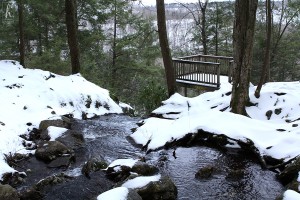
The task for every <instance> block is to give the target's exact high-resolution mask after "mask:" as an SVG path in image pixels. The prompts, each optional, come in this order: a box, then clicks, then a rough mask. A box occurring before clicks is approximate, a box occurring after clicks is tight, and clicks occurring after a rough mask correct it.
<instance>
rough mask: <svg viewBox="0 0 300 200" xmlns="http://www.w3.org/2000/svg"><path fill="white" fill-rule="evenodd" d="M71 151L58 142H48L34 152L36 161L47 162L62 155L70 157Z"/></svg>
mask: <svg viewBox="0 0 300 200" xmlns="http://www.w3.org/2000/svg"><path fill="white" fill-rule="evenodd" d="M72 154H73V150H71V149H69V148H68V147H67V146H66V145H64V144H62V143H61V142H59V141H48V142H45V143H41V144H39V145H38V148H37V149H36V151H35V156H36V158H37V159H40V160H43V161H46V162H49V161H52V160H55V159H56V158H57V157H60V156H63V155H72Z"/></svg>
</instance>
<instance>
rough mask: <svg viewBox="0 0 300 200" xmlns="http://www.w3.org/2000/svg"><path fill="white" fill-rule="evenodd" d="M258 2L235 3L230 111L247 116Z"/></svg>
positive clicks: (248, 0) (239, 0)
mask: <svg viewBox="0 0 300 200" xmlns="http://www.w3.org/2000/svg"><path fill="white" fill-rule="evenodd" d="M257 4H258V0H236V1H235V23H234V28H233V58H234V62H233V84H232V97H231V102H230V107H231V111H232V112H234V113H237V114H242V115H247V113H246V105H247V104H248V103H249V83H250V71H251V65H252V49H253V37H254V29H255V20H256V10H257Z"/></svg>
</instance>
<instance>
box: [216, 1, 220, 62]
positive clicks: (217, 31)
mask: <svg viewBox="0 0 300 200" xmlns="http://www.w3.org/2000/svg"><path fill="white" fill-rule="evenodd" d="M215 5H216V15H217V16H216V24H215V26H216V33H215V37H216V38H215V55H216V56H217V55H219V3H218V2H215Z"/></svg>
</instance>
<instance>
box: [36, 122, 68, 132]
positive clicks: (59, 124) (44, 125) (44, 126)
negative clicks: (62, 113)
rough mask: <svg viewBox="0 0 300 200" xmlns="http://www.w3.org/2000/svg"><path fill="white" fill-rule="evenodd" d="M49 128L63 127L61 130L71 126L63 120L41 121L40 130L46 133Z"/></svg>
mask: <svg viewBox="0 0 300 200" xmlns="http://www.w3.org/2000/svg"><path fill="white" fill-rule="evenodd" d="M49 126H56V127H61V128H67V129H69V128H70V124H69V123H67V122H65V121H63V120H61V119H55V120H43V121H41V123H40V125H39V129H40V130H42V131H44V130H47V128H48V127H49Z"/></svg>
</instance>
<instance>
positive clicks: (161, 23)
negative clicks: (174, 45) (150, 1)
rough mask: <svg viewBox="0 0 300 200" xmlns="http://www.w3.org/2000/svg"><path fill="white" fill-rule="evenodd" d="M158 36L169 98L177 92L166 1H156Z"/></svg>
mask: <svg viewBox="0 0 300 200" xmlns="http://www.w3.org/2000/svg"><path fill="white" fill-rule="evenodd" d="M156 9H157V26H158V36H159V43H160V48H161V53H162V57H163V62H164V67H165V73H166V79H167V87H168V94H169V96H171V95H173V94H174V93H175V91H176V80H175V74H174V69H173V64H172V57H171V51H170V48H169V42H168V36H167V28H166V15H165V3H164V0H156Z"/></svg>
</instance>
